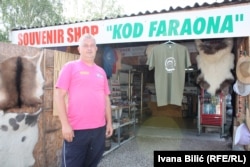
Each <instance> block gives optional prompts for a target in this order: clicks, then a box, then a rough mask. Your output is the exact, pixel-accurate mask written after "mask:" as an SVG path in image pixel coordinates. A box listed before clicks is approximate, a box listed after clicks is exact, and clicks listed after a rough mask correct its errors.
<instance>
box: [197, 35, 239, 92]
mask: <svg viewBox="0 0 250 167" xmlns="http://www.w3.org/2000/svg"><path fill="white" fill-rule="evenodd" d="M195 43H196V47H197V49H198V52H199V55H198V56H197V57H196V60H197V65H198V69H199V70H200V72H201V73H200V75H199V76H198V77H197V84H199V85H200V87H201V88H203V89H205V90H207V92H208V93H210V94H212V95H215V94H218V93H220V92H221V91H222V90H223V89H225V88H226V87H228V86H229V85H230V84H232V83H233V82H234V76H233V75H232V73H231V70H232V69H233V68H234V54H233V53H231V51H232V48H233V39H232V38H227V39H223V40H221V41H219V42H218V41H217V42H214V43H210V42H202V41H201V40H199V39H197V40H195Z"/></svg>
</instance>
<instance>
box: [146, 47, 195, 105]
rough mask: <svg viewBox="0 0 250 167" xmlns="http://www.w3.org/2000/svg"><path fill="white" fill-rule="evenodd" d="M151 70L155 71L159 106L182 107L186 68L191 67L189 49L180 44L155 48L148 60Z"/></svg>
mask: <svg viewBox="0 0 250 167" xmlns="http://www.w3.org/2000/svg"><path fill="white" fill-rule="evenodd" d="M147 65H149V70H152V69H153V68H154V69H155V88H156V99H157V105H158V106H164V105H168V104H174V105H178V106H181V103H182V98H183V90H184V85H185V68H187V67H189V66H191V62H190V56H189V52H188V49H187V48H186V47H185V46H183V45H180V44H177V43H176V44H160V45H157V46H155V47H154V48H153V49H152V51H151V53H150V56H149V57H148V60H147Z"/></svg>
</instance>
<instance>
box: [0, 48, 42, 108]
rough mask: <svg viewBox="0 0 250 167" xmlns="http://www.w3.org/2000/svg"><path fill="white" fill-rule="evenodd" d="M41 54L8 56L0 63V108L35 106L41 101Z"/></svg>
mask: <svg viewBox="0 0 250 167" xmlns="http://www.w3.org/2000/svg"><path fill="white" fill-rule="evenodd" d="M41 60H42V52H41V54H37V55H36V56H32V57H31V56H22V57H21V56H17V57H10V58H7V59H6V60H3V61H2V62H1V63H0V109H2V110H7V109H10V108H15V107H19V108H20V107H22V106H37V105H38V104H41V103H42V100H41V99H40V96H41V95H42V94H43V90H42V89H43V83H44V79H43V76H42V73H41V70H40V65H41Z"/></svg>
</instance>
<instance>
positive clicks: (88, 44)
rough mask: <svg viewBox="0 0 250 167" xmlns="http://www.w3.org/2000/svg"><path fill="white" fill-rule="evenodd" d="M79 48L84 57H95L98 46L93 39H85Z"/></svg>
mask: <svg viewBox="0 0 250 167" xmlns="http://www.w3.org/2000/svg"><path fill="white" fill-rule="evenodd" d="M78 50H79V53H80V55H81V56H82V57H83V58H86V59H93V60H94V59H95V56H96V51H97V47H96V44H95V41H94V40H93V39H85V40H84V41H83V42H82V44H81V45H80V46H79V47H78Z"/></svg>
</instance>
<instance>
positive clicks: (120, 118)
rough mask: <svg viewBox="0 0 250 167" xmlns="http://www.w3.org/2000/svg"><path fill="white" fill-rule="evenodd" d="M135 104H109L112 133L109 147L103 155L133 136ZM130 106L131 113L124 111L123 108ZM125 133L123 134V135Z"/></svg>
mask: <svg viewBox="0 0 250 167" xmlns="http://www.w3.org/2000/svg"><path fill="white" fill-rule="evenodd" d="M134 106H135V105H134V104H131V105H128V104H127V105H111V110H112V118H113V123H112V125H113V129H114V134H113V136H112V137H111V140H112V142H111V148H110V149H109V150H106V151H105V152H104V154H103V155H107V154H108V153H110V152H112V151H113V150H115V149H117V148H119V147H120V146H121V145H122V144H124V143H125V142H127V141H129V140H131V139H133V138H135V110H134V109H133V107H134ZM127 108H131V113H130V114H128V113H125V112H124V109H127ZM125 132H126V133H125ZM124 135H125V136H124Z"/></svg>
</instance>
